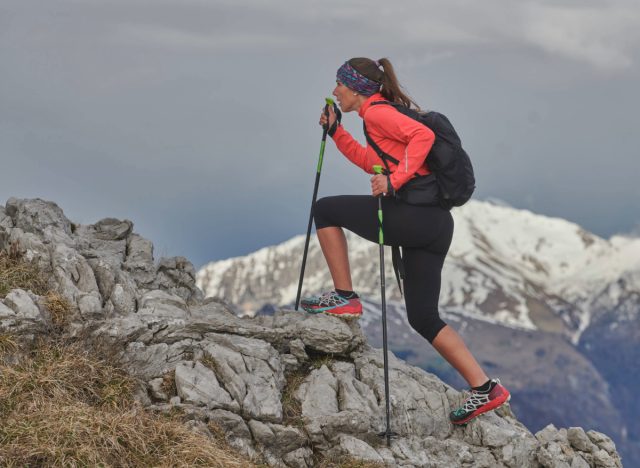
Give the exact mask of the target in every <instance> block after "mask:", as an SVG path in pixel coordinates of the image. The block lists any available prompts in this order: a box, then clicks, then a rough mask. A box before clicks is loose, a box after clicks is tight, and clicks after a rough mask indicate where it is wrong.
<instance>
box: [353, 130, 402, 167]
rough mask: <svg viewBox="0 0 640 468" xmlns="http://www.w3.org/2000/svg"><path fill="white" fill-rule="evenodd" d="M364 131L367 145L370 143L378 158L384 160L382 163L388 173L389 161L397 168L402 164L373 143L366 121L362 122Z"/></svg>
mask: <svg viewBox="0 0 640 468" xmlns="http://www.w3.org/2000/svg"><path fill="white" fill-rule="evenodd" d="M362 129H363V130H364V136H365V137H366V138H367V143H369V146H371V147H372V148H373V149H374V151H375V152H376V154H377V155H378V157H379V158H380V159H382V162H383V163H384V165H385V167H386V168H387V171H388V170H389V164H388V163H387V161H391V162H392V163H393V164H395V165H396V166H397V165H398V164H400V161H398V160H397V159H396V158H394V157H393V156H391V155H390V154H387V153H385V152H384V151H382V149H381V148H380V147H379V146H378V144H377V143H376V142H375V141H373V138H371V136H370V135H369V132H367V124H366V123H364V120H363V121H362Z"/></svg>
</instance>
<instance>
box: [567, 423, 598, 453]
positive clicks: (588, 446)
mask: <svg viewBox="0 0 640 468" xmlns="http://www.w3.org/2000/svg"><path fill="white" fill-rule="evenodd" d="M567 439H568V440H569V443H570V444H571V446H572V447H573V448H574V449H576V450H581V451H583V452H591V451H592V447H593V446H594V444H593V443H592V442H591V440H589V437H587V434H586V433H585V432H584V429H582V428H581V427H570V428H569V429H568V430H567ZM594 448H595V447H594Z"/></svg>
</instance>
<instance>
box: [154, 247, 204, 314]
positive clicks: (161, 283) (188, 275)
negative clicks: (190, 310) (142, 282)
mask: <svg viewBox="0 0 640 468" xmlns="http://www.w3.org/2000/svg"><path fill="white" fill-rule="evenodd" d="M156 282H157V285H158V287H159V288H161V289H165V290H167V291H169V292H171V293H172V294H175V295H178V296H180V297H182V298H183V299H184V300H185V301H186V302H187V303H189V304H191V305H194V304H197V303H199V302H202V300H203V299H204V294H202V291H200V289H198V288H197V287H196V271H195V268H194V267H193V264H192V263H191V262H190V261H189V260H187V259H186V258H184V257H170V258H161V259H160V262H159V263H158V268H157V276H156Z"/></svg>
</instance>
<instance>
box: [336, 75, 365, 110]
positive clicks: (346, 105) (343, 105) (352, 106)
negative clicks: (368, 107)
mask: <svg viewBox="0 0 640 468" xmlns="http://www.w3.org/2000/svg"><path fill="white" fill-rule="evenodd" d="M333 95H334V96H335V97H336V100H337V101H338V105H339V106H340V110H341V111H342V112H351V111H353V110H358V109H359V107H360V99H359V98H360V96H359V95H357V94H354V93H353V91H352V90H351V89H349V88H347V87H346V86H345V85H343V84H342V83H340V82H339V81H336V87H335V89H334V90H333Z"/></svg>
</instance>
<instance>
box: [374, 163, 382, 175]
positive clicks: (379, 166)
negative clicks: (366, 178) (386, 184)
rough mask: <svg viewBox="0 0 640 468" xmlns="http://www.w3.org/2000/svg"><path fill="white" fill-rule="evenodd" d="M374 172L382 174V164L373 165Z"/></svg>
mask: <svg viewBox="0 0 640 468" xmlns="http://www.w3.org/2000/svg"><path fill="white" fill-rule="evenodd" d="M373 172H375V173H376V174H382V166H381V165H380V164H375V165H374V166H373Z"/></svg>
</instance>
